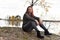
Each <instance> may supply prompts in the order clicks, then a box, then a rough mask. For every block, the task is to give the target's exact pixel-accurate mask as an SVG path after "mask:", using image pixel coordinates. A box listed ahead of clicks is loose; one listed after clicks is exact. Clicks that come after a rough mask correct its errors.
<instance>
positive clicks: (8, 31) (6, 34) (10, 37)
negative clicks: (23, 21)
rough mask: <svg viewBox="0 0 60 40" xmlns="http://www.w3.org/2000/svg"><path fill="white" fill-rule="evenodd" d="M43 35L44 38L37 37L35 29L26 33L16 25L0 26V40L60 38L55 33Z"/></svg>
mask: <svg viewBox="0 0 60 40" xmlns="http://www.w3.org/2000/svg"><path fill="white" fill-rule="evenodd" d="M41 34H42V35H43V34H44V33H43V32H41ZM44 37H45V38H44V39H40V38H37V37H36V32H35V31H32V32H30V33H26V32H24V31H23V30H22V29H21V28H18V27H0V40H60V36H58V35H55V34H53V35H50V36H45V35H44Z"/></svg>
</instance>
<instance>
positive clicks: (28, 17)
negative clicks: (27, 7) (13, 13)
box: [25, 14, 35, 21]
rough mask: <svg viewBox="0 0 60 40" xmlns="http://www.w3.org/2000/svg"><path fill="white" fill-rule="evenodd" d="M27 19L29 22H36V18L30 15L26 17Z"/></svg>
mask: <svg viewBox="0 0 60 40" xmlns="http://www.w3.org/2000/svg"><path fill="white" fill-rule="evenodd" d="M25 17H26V18H27V19H28V20H32V21H35V18H33V17H31V16H29V15H28V14H26V15H25Z"/></svg>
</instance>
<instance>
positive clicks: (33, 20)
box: [22, 6, 51, 38]
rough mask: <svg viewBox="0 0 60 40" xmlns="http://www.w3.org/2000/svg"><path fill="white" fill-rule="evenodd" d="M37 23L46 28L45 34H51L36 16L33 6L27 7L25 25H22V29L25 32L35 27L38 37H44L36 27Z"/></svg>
mask: <svg viewBox="0 0 60 40" xmlns="http://www.w3.org/2000/svg"><path fill="white" fill-rule="evenodd" d="M37 25H39V26H40V27H41V28H42V29H44V31H45V32H44V33H45V35H51V33H49V31H48V30H47V29H46V28H45V26H44V25H43V23H42V21H41V20H40V19H39V17H36V16H34V15H33V8H32V6H29V7H28V8H27V11H26V13H25V14H24V16H23V26H22V29H23V30H24V31H25V32H31V31H32V30H33V29H35V30H36V32H37V37H38V38H44V36H42V35H40V31H39V30H38V29H37V27H36V26H37Z"/></svg>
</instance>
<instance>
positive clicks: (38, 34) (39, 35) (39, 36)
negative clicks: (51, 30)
mask: <svg viewBox="0 0 60 40" xmlns="http://www.w3.org/2000/svg"><path fill="white" fill-rule="evenodd" d="M37 37H38V38H41V39H42V38H44V36H41V34H40V31H37Z"/></svg>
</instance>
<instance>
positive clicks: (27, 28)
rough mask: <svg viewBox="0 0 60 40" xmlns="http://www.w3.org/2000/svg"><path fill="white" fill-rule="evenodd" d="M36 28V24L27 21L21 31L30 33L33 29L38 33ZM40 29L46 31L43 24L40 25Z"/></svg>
mask: <svg viewBox="0 0 60 40" xmlns="http://www.w3.org/2000/svg"><path fill="white" fill-rule="evenodd" d="M36 26H37V24H36V22H34V21H29V22H28V23H27V24H25V25H24V26H23V30H24V31H27V32H30V31H32V30H33V29H35V30H36V31H39V30H38V28H37V27H36ZM40 27H41V28H42V29H43V30H45V31H46V30H47V29H46V28H45V26H44V25H43V24H41V25H40Z"/></svg>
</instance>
